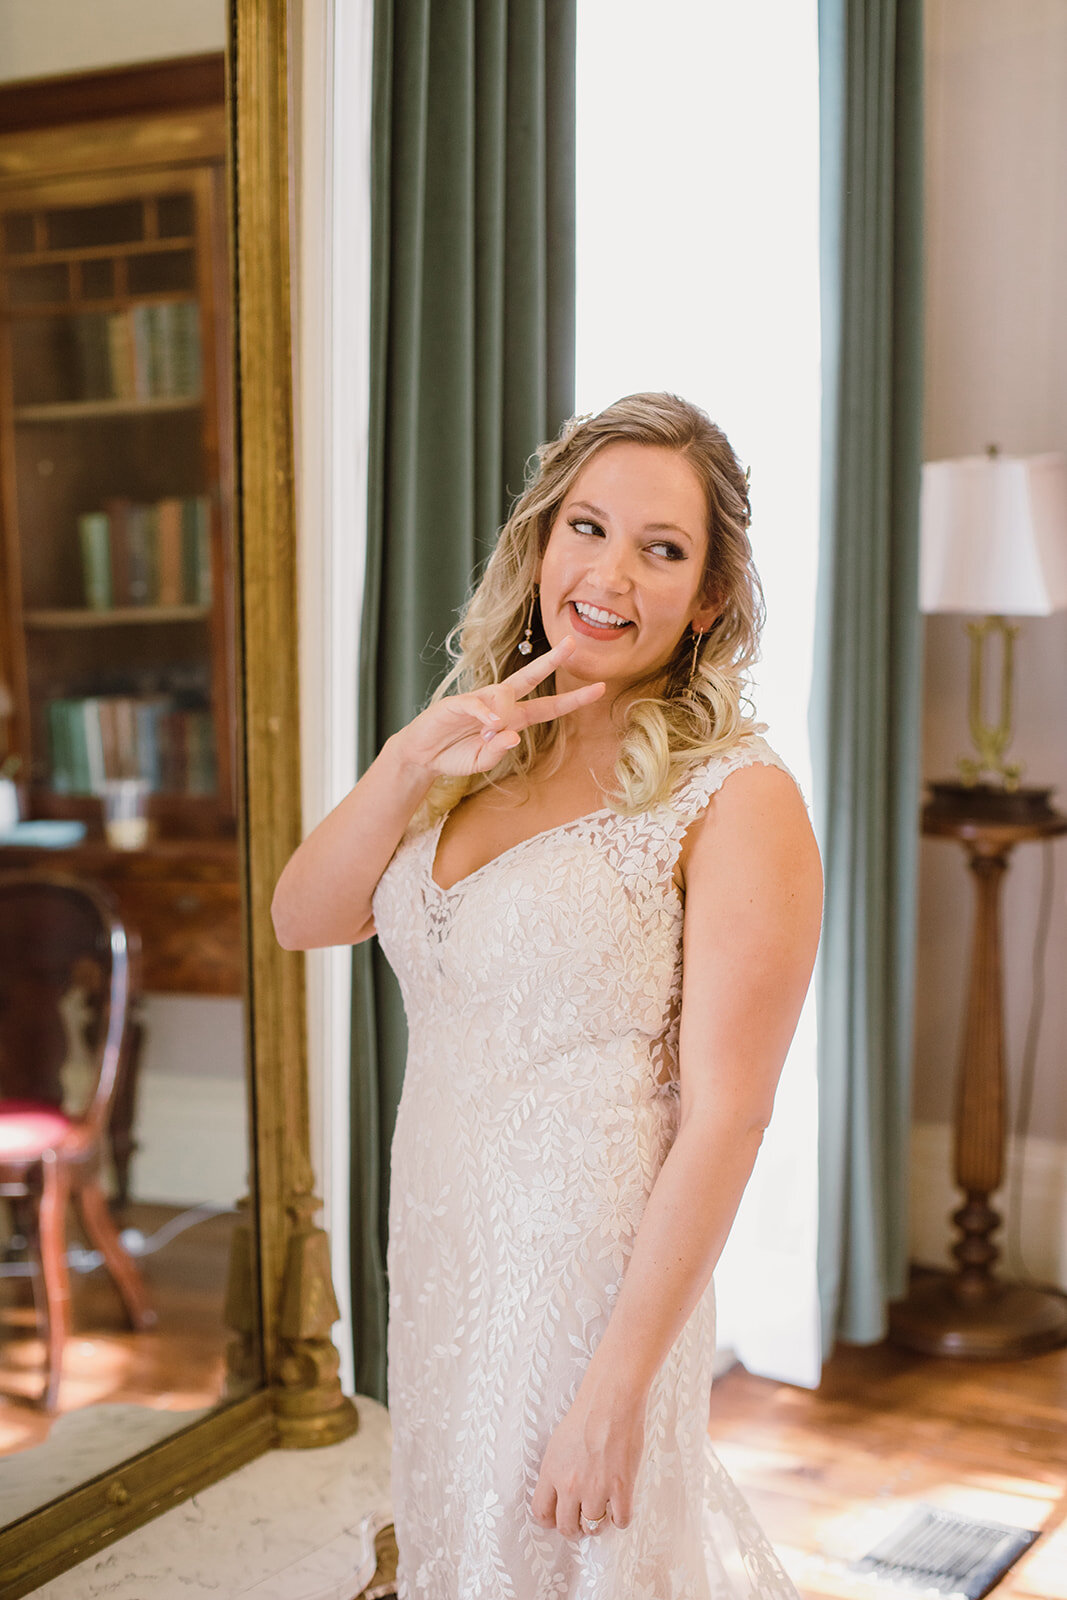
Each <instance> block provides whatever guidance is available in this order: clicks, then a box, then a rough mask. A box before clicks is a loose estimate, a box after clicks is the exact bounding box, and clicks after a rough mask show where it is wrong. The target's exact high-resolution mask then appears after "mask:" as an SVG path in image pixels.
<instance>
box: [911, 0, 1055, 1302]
mask: <svg viewBox="0 0 1067 1600" xmlns="http://www.w3.org/2000/svg"><path fill="white" fill-rule="evenodd" d="M926 19H927V22H926V49H927V60H926V83H927V87H926V186H927V201H926V350H925V361H926V379H925V382H926V395H925V403H926V411H925V425H924V428H925V436H924V456H925V458H926V459H927V460H934V459H939V458H942V457H946V456H956V455H964V454H973V453H980V452H981V451H982V450H984V448H985V446H986V445H987V444H989V443H996V444H998V445H999V446H1000V447H1001V449H1002V450H1004V451H1006V452H1010V453H1019V454H1031V453H1034V452H1037V451H1044V450H1065V451H1067V294H1065V293H1064V285H1065V284H1067V6H1065V5H1063V4H1062V0H927V5H926ZM1016 660H1017V685H1016V700H1015V708H1016V737H1015V744H1014V749H1013V754H1014V755H1015V756H1017V757H1018V758H1020V759H1022V760H1023V761H1024V762H1025V763H1026V769H1027V770H1026V774H1025V777H1024V782H1031V783H1040V784H1055V785H1056V786H1057V790H1058V799H1059V803H1060V804H1061V805H1062V806H1065V807H1067V616H1063V615H1061V616H1057V617H1053V618H1050V619H1031V620H1028V621H1025V622H1023V624H1022V629H1021V634H1020V638H1019V641H1018V646H1017V657H1016ZM925 672H926V685H925V698H924V706H923V728H922V738H923V772H924V775H925V776H926V778H928V779H930V778H938V777H950V776H952V774H953V769H954V767H955V763H956V759H957V757H958V756H959V755H961V754H963V753H964V752H965V751H966V749H967V746H968V742H969V741H968V735H967V725H966V719H967V642H966V640H965V636H964V633H963V627H962V622H961V619H959V618H956V617H931V618H929V619H927V623H926V660H925ZM1049 848H1050V850H1051V851H1052V853H1053V854H1054V858H1055V871H1056V882H1057V891H1056V895H1055V901H1054V911H1053V919H1052V928H1051V936H1050V941H1049V947H1048V954H1047V971H1048V975H1049V980H1050V981H1049V988H1048V996H1047V1001H1046V1009H1045V1015H1044V1027H1043V1034H1042V1039H1041V1046H1040V1050H1039V1054H1038V1058H1037V1075H1036V1093H1035V1102H1034V1115H1033V1123H1032V1126H1033V1127H1034V1129H1037V1130H1040V1133H1041V1135H1042V1139H1043V1141H1044V1144H1043V1145H1041V1146H1040V1147H1039V1146H1036V1145H1035V1147H1034V1156H1033V1160H1032V1161H1031V1162H1030V1163H1029V1166H1030V1168H1031V1170H1032V1173H1033V1182H1032V1183H1030V1178H1029V1176H1028V1179H1027V1182H1028V1184H1030V1187H1029V1188H1028V1189H1027V1190H1026V1195H1025V1219H1026V1223H1027V1227H1028V1228H1029V1229H1031V1230H1033V1231H1035V1232H1036V1233H1038V1234H1043V1235H1045V1234H1047V1233H1048V1231H1049V1230H1050V1229H1054V1230H1057V1231H1058V1232H1059V1233H1062V1232H1063V1230H1062V1229H1061V1228H1060V1218H1061V1217H1063V1215H1064V1211H1063V1205H1062V1202H1061V1201H1060V1200H1056V1199H1054V1198H1049V1195H1050V1194H1051V1188H1050V1183H1049V1182H1046V1180H1045V1177H1043V1176H1042V1174H1043V1173H1046V1171H1048V1170H1051V1169H1052V1167H1054V1166H1055V1161H1054V1160H1053V1159H1052V1158H1051V1157H1049V1155H1048V1149H1051V1148H1054V1147H1058V1143H1062V1142H1063V1141H1067V1079H1065V1077H1064V1074H1063V1066H1062V1063H1063V1053H1064V1045H1065V1042H1067V985H1065V984H1064V983H1063V982H1062V974H1063V973H1064V971H1065V970H1067V894H1065V891H1067V844H1064V843H1063V842H1060V843H1057V844H1056V845H1055V846H1052V847H1049ZM1044 862H1045V856H1044V853H1043V848H1042V847H1039V846H1036V845H1025V846H1022V847H1020V848H1019V849H1018V850H1017V851H1016V852H1015V854H1014V856H1013V858H1012V864H1011V868H1010V871H1009V873H1008V875H1007V878H1006V880H1005V893H1004V902H1003V912H1004V924H1003V933H1004V957H1005V995H1006V1008H1007V1044H1008V1058H1009V1063H1010V1082H1011V1091H1010V1098H1011V1101H1012V1104H1013V1105H1014V1103H1015V1098H1016V1095H1017V1092H1018V1082H1019V1066H1020V1058H1021V1055H1022V1050H1023V1043H1024V1038H1025V1034H1026V1026H1027V1018H1028V1014H1029V1007H1030V1001H1031V995H1032V974H1031V958H1032V947H1033V941H1034V932H1035V926H1036V921H1037V913H1038V902H1039V895H1040V889H1041V874H1042V871H1043V867H1044ZM971 898H972V891H971V885H970V882H969V874H968V872H967V870H966V866H965V858H964V854H963V851H962V849H961V848H960V847H959V846H957V845H955V844H953V843H950V842H942V841H939V840H924V842H923V845H922V856H921V878H920V913H919V961H918V974H919V977H918V991H917V1010H916V1035H915V1090H914V1112H915V1122H916V1137H915V1145H914V1151H915V1184H914V1186H913V1212H914V1216H913V1230H912V1232H913V1247H914V1250H915V1253H916V1255H917V1256H918V1257H919V1259H923V1260H929V1259H931V1255H932V1254H936V1253H937V1246H938V1240H939V1239H945V1238H947V1237H948V1229H947V1226H946V1224H945V1222H944V1213H945V1210H946V1208H947V1206H948V1205H949V1203H950V1202H951V1199H952V1194H951V1190H950V1189H949V1188H946V1187H945V1185H944V1183H943V1181H942V1179H941V1178H940V1177H939V1175H938V1171H937V1164H938V1162H939V1161H942V1160H944V1161H945V1162H947V1161H948V1149H949V1146H948V1132H947V1126H946V1125H947V1124H948V1123H949V1122H950V1121H951V1117H952V1104H953V1087H954V1082H955V1070H956V1061H957V1053H958V1048H959V1039H960V1025H961V1017H962V1011H963V1005H964V1000H965V980H966V967H967V960H968V947H969V938H970V927H971V915H972V905H971ZM1050 1141H1051V1144H1050V1143H1049V1142H1050ZM1046 1146H1047V1147H1048V1148H1045V1147H1046ZM1062 1155H1063V1156H1067V1148H1064V1149H1063V1151H1062ZM1054 1187H1055V1186H1054V1185H1052V1188H1054ZM1038 1190H1040V1191H1041V1192H1040V1193H1038ZM1046 1191H1048V1193H1046ZM1042 1196H1044V1198H1042ZM1034 1251H1035V1254H1036V1256H1037V1257H1039V1258H1040V1259H1041V1260H1042V1261H1046V1262H1047V1263H1048V1264H1049V1270H1056V1271H1059V1272H1060V1275H1061V1278H1062V1281H1065V1282H1067V1277H1065V1276H1064V1275H1063V1266H1067V1263H1063V1264H1062V1265H1060V1264H1059V1263H1060V1252H1059V1247H1058V1245H1057V1244H1056V1242H1055V1241H1054V1240H1053V1239H1051V1238H1048V1237H1044V1236H1043V1237H1041V1238H1039V1239H1035V1243H1034Z"/></svg>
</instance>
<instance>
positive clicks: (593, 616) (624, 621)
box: [570, 600, 633, 636]
mask: <svg viewBox="0 0 1067 1600" xmlns="http://www.w3.org/2000/svg"><path fill="white" fill-rule="evenodd" d="M570 606H571V610H572V611H573V613H574V615H575V616H576V617H577V619H578V621H579V622H582V623H584V624H585V627H586V628H588V629H590V630H592V631H595V632H597V633H599V634H602V635H605V636H607V635H612V634H617V633H625V631H626V629H627V628H632V627H633V623H632V621H631V620H630V618H629V617H620V616H619V614H618V612H617V611H608V610H607V609H606V608H605V607H604V606H591V605H589V604H587V602H586V601H584V600H572V601H571V602H570Z"/></svg>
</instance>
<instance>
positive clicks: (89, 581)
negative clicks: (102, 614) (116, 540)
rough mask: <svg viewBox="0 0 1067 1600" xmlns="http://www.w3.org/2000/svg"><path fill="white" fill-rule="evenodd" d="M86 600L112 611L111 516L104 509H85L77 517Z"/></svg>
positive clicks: (98, 607) (98, 609)
mask: <svg viewBox="0 0 1067 1600" xmlns="http://www.w3.org/2000/svg"><path fill="white" fill-rule="evenodd" d="M78 539H79V542H80V544H81V553H82V573H83V575H84V578H85V603H86V605H87V606H88V607H89V608H90V610H92V611H109V610H110V609H111V605H112V594H111V519H110V517H109V516H108V515H107V513H106V512H105V511H86V512H85V513H84V515H82V516H80V517H79V518H78Z"/></svg>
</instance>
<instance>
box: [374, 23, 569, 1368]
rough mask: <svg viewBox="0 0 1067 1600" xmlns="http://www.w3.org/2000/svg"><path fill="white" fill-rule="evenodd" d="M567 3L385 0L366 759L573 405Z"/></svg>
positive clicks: (384, 1025)
mask: <svg viewBox="0 0 1067 1600" xmlns="http://www.w3.org/2000/svg"><path fill="white" fill-rule="evenodd" d="M575 4H576V0H448V4H447V5H445V4H432V3H431V0H377V4H376V6H375V30H374V89H373V108H372V118H373V131H372V154H371V160H372V167H373V173H372V187H371V212H372V216H371V232H372V244H371V258H372V267H371V317H372V330H371V425H370V465H369V481H368V549H367V561H366V589H365V598H364V611H363V619H362V634H361V649H360V687H359V716H360V727H359V745H360V768H361V770H365V768H366V767H367V766H368V765H369V764H370V762H371V761H372V760H373V758H374V756H375V754H376V753H377V751H378V750H379V749H380V748H381V745H382V744H383V743H384V741H385V740H386V739H387V738H388V737H389V735H390V734H391V733H393V732H395V731H396V730H397V729H398V728H400V727H402V726H403V725H404V724H405V723H406V722H407V721H409V720H410V718H411V717H412V716H413V715H414V714H415V713H416V712H417V711H418V710H419V708H420V707H421V706H422V705H424V704H425V702H426V700H427V698H428V696H429V694H430V692H431V690H432V688H433V686H434V684H435V683H436V682H437V681H438V680H439V678H440V676H441V674H442V672H443V670H444V668H445V665H446V656H445V653H444V650H443V644H444V639H445V636H446V634H447V633H448V630H449V629H450V628H451V627H452V626H453V624H454V623H455V621H456V619H457V613H458V610H459V607H460V606H461V604H462V602H463V600H464V598H465V596H466V595H467V593H468V591H469V588H470V586H471V582H472V579H473V577H474V576H475V574H476V571H477V569H478V567H479V564H480V563H481V562H482V561H483V560H484V559H485V557H486V556H488V554H489V552H490V550H491V549H492V545H493V541H494V538H495V535H496V532H497V529H498V528H499V527H500V525H501V523H502V522H503V521H504V520H505V518H506V516H507V514H508V510H509V508H510V504H511V501H512V500H513V498H514V497H515V495H517V494H518V493H519V492H520V490H521V489H522V486H523V481H524V476H525V465H526V462H527V460H528V458H529V456H530V454H531V453H532V451H533V450H534V449H535V448H536V446H537V445H538V443H540V442H541V440H543V439H545V438H548V437H549V436H550V435H552V434H554V433H555V432H556V431H557V430H558V428H559V425H560V423H561V422H562V421H563V419H564V418H565V417H566V416H567V415H569V413H570V412H571V411H572V410H573V403H574V59H575ZM353 960H354V972H353V1003H352V1212H353V1214H352V1299H353V1322H354V1338H355V1358H356V1383H357V1387H358V1389H359V1390H360V1392H361V1393H364V1394H369V1395H373V1396H376V1397H377V1398H379V1399H384V1398H385V1336H386V1283H385V1267H384V1261H385V1245H386V1238H387V1226H386V1220H387V1206H388V1171H389V1146H390V1142H391V1139H392V1131H393V1124H394V1120H395V1115H396V1106H397V1103H398V1100H399V1097H400V1086H401V1082H402V1078H403V1069H404V1058H405V1053H406V1045H407V1038H406V1029H405V1025H404V1014H403V1007H402V1005H401V1002H400V996H399V992H398V990H397V988H396V984H395V981H394V979H393V976H392V974H391V972H390V971H389V968H388V966H387V965H386V963H385V961H384V959H383V958H382V956H381V954H380V952H379V951H378V950H377V947H376V945H375V944H374V942H373V941H371V942H369V943H368V944H365V945H360V946H358V947H357V948H356V950H355V951H354V952H353Z"/></svg>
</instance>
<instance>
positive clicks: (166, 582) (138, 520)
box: [78, 495, 211, 611]
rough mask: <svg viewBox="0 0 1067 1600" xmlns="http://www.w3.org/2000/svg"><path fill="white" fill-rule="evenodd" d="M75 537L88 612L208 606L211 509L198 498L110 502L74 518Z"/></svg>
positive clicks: (203, 499) (202, 499)
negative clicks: (141, 503) (145, 502)
mask: <svg viewBox="0 0 1067 1600" xmlns="http://www.w3.org/2000/svg"><path fill="white" fill-rule="evenodd" d="M78 536H79V539H80V541H81V558H82V575H83V578H84V583H85V603H86V605H87V606H88V607H89V608H90V610H93V611H110V610H113V609H114V608H115V607H117V606H180V605H201V606H209V605H210V604H211V511H210V507H209V504H208V501H207V500H206V499H205V498H204V497H203V496H202V495H199V496H196V497H195V498H191V499H186V500H159V501H157V502H156V504H155V505H151V506H138V505H134V504H133V503H132V502H131V501H129V500H109V501H108V502H107V508H106V509H105V510H104V511H87V512H85V514H84V515H83V516H80V517H79V518H78Z"/></svg>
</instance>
